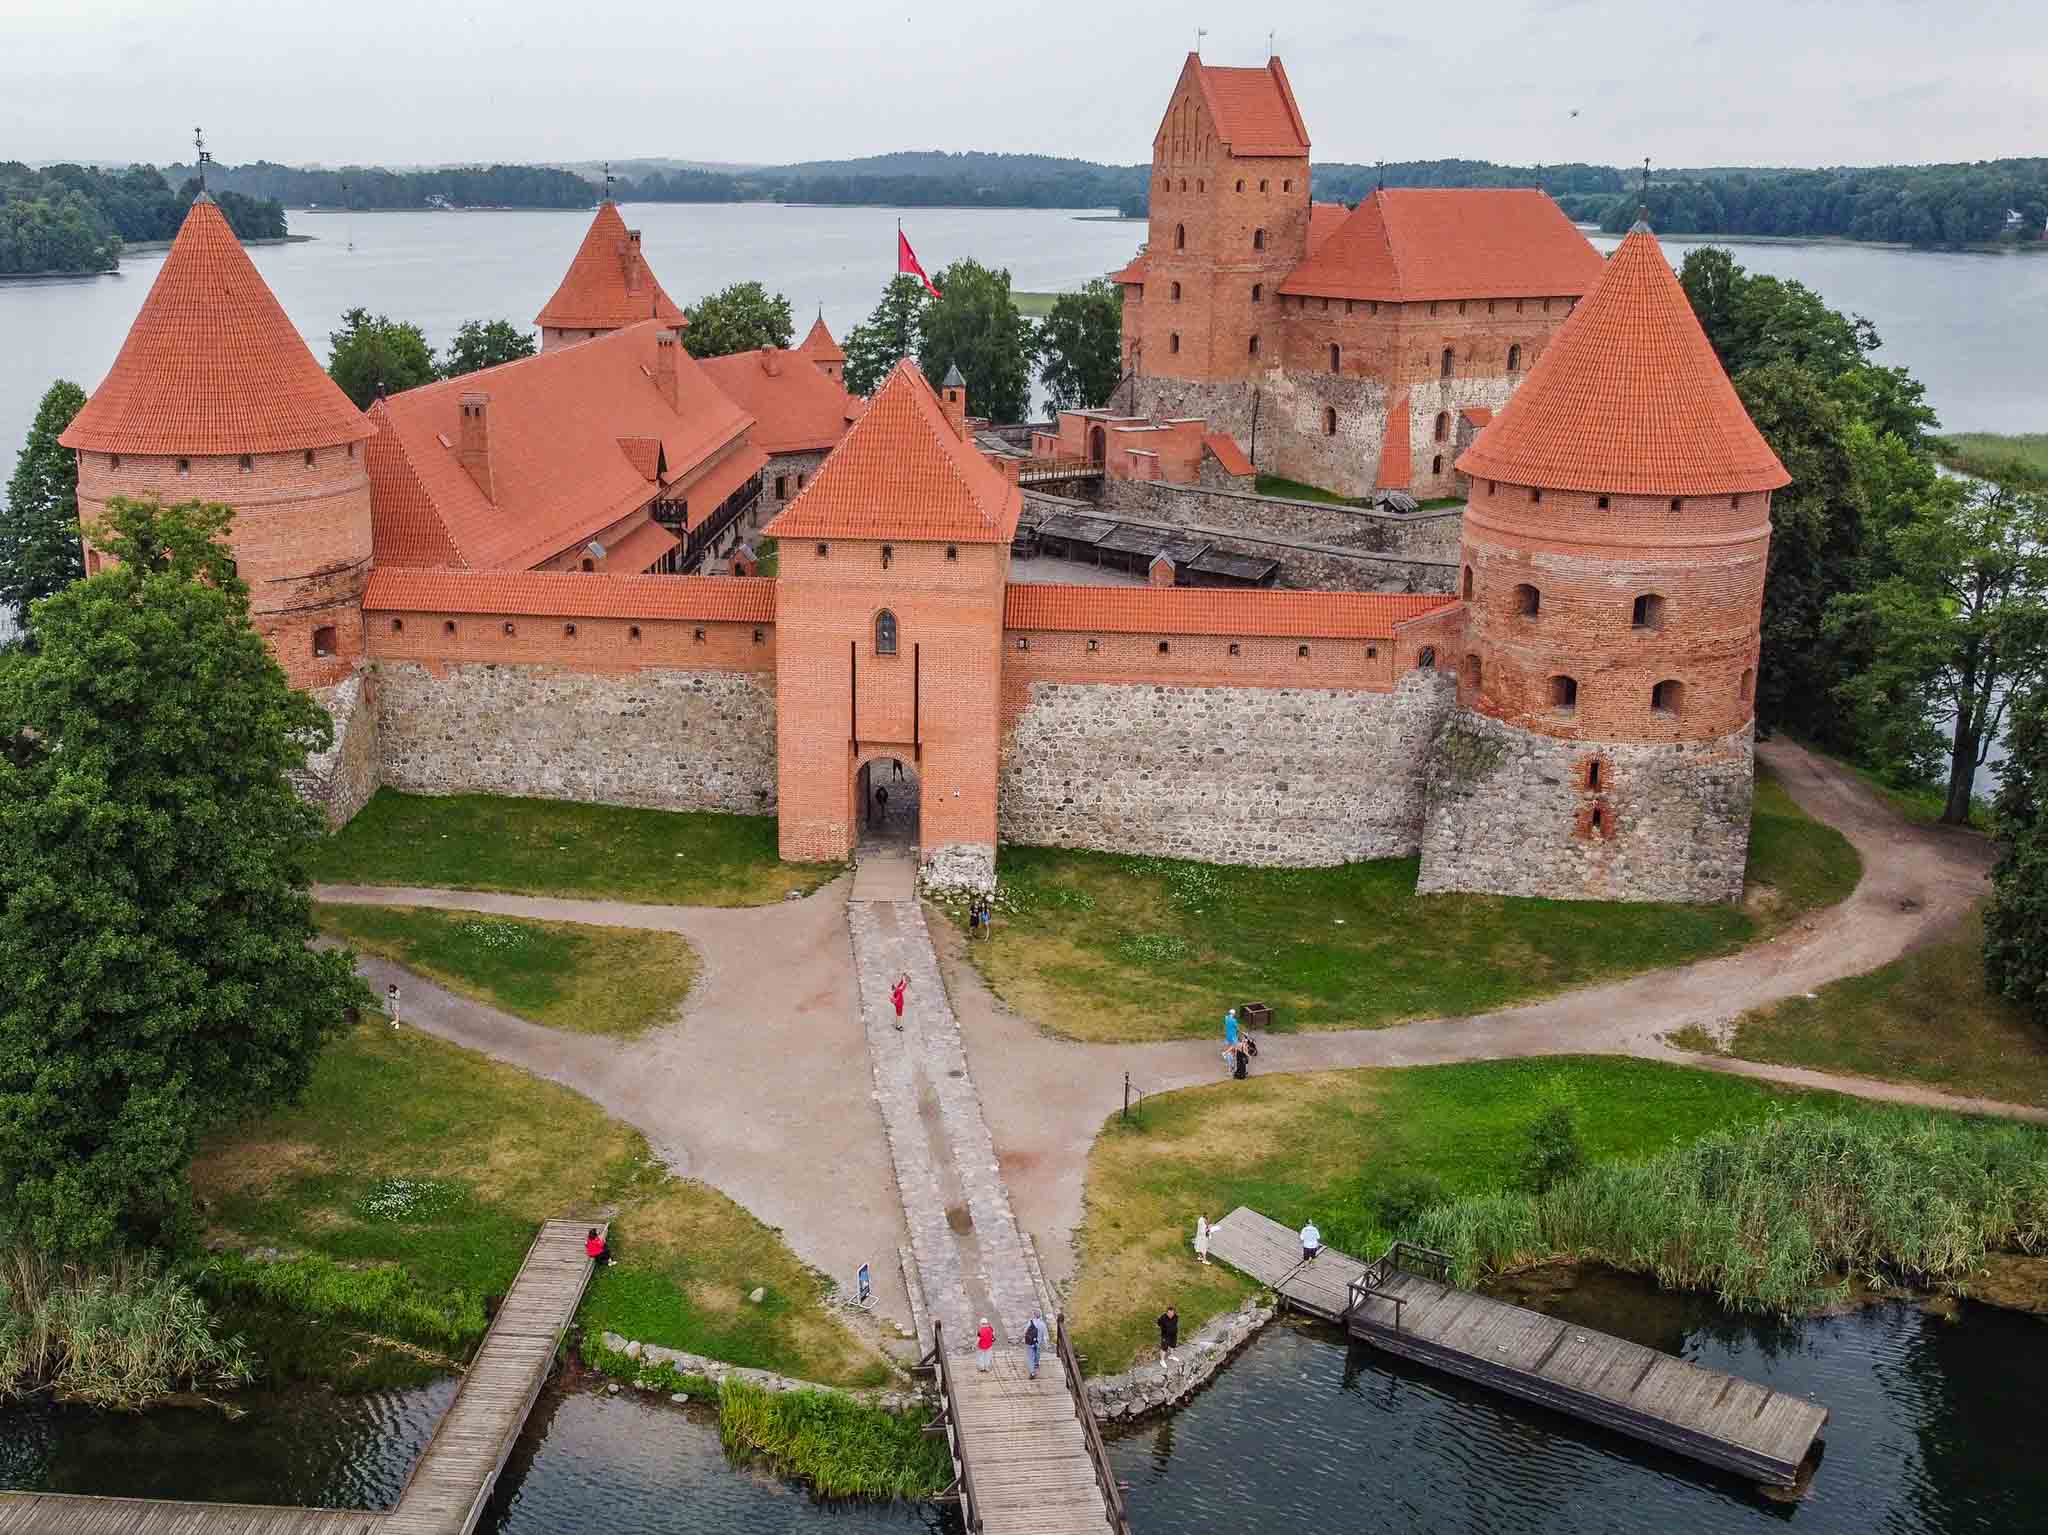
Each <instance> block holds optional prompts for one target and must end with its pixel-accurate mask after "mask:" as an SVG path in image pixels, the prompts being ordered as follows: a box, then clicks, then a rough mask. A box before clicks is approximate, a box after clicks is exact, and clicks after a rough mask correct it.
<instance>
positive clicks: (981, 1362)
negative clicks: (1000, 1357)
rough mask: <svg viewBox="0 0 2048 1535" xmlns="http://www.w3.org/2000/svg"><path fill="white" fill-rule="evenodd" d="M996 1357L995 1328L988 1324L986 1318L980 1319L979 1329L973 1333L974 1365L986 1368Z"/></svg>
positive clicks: (978, 1367) (982, 1368) (981, 1368)
mask: <svg viewBox="0 0 2048 1535" xmlns="http://www.w3.org/2000/svg"><path fill="white" fill-rule="evenodd" d="M995 1357H996V1330H995V1329H994V1328H993V1327H991V1326H989V1325H988V1318H987V1317H983V1318H982V1319H981V1330H980V1331H979V1332H977V1333H976V1334H975V1335H974V1367H975V1369H977V1370H984V1371H985V1370H987V1369H988V1367H989V1365H990V1364H992V1363H994V1361H995Z"/></svg>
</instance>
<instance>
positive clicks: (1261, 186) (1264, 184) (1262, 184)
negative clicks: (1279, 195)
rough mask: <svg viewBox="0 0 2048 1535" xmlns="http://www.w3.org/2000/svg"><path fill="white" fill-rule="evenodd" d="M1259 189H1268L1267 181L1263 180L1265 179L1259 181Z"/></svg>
mask: <svg viewBox="0 0 2048 1535" xmlns="http://www.w3.org/2000/svg"><path fill="white" fill-rule="evenodd" d="M1259 190H1260V191H1261V192H1263V191H1265V190H1266V183H1265V182H1263V181H1262V182H1260V183H1259Z"/></svg>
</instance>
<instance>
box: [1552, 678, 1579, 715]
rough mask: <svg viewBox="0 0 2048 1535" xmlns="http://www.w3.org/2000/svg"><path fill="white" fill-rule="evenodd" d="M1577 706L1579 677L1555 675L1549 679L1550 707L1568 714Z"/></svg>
mask: <svg viewBox="0 0 2048 1535" xmlns="http://www.w3.org/2000/svg"><path fill="white" fill-rule="evenodd" d="M1578 706H1579V679H1578V678H1576V677H1566V676H1561V675H1560V676H1556V677H1552V678H1551V679H1550V707H1551V708H1553V709H1555V710H1557V712H1558V713H1560V714H1570V713H1571V712H1572V711H1573V710H1574V709H1576V708H1578Z"/></svg>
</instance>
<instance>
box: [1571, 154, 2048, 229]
mask: <svg viewBox="0 0 2048 1535" xmlns="http://www.w3.org/2000/svg"><path fill="white" fill-rule="evenodd" d="M1638 203H1641V204H1643V205H1644V206H1647V207H1648V209H1649V211H1650V223H1651V224H1652V225H1653V226H1654V227H1655V228H1656V229H1657V230H1658V232H1659V233H1662V234H1731V235H1841V236H1846V237H1847V238H1849V239H1852V240H1896V241H1899V242H1901V243H1904V244H1907V245H1967V244H1976V243H1981V242H1983V241H1988V240H2003V239H2026V240H2038V239H2040V238H2041V234H2042V229H2043V226H2044V224H2048V159H2037V160H1980V161H1978V162H1977V163H1975V164H1973V165H1880V166H1867V167H1855V166H1846V167H1842V168H1840V169H1835V170H1819V171H1800V170H1776V171H1771V170H1765V171H1755V170H1712V171H1679V172H1673V173H1669V174H1667V175H1665V176H1663V177H1658V178H1653V179H1652V181H1651V183H1650V187H1649V191H1648V194H1647V195H1643V194H1641V193H1637V194H1635V195H1632V196H1624V197H1621V198H1618V199H1616V200H1615V202H1614V204H1613V206H1611V207H1610V208H1608V209H1607V211H1606V212H1605V214H1604V215H1602V217H1601V227H1602V228H1604V229H1606V230H1608V231H1609V232H1610V233H1616V234H1618V233H1620V232H1621V231H1622V230H1624V229H1626V228H1627V227H1628V226H1629V223H1630V221H1631V220H1633V219H1634V218H1635V210H1636V206H1637V204H1638ZM2014 214H2018V215H2019V218H2018V220H2017V221H2015V220H2014V219H2013V215H2014Z"/></svg>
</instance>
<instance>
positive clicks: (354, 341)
mask: <svg viewBox="0 0 2048 1535" xmlns="http://www.w3.org/2000/svg"><path fill="white" fill-rule="evenodd" d="M327 343H328V346H329V348H330V350H329V352H328V357H327V375H328V377H329V378H332V379H333V380H334V381H335V383H337V384H339V385H340V386H341V392H342V393H343V394H345V395H347V396H348V397H349V398H350V399H351V400H354V401H355V402H356V408H357V409H358V410H368V409H369V408H370V403H371V401H373V400H375V399H376V398H377V394H378V391H379V390H380V389H381V390H382V391H383V392H384V393H385V394H398V393H401V392H402V391H404V390H407V389H416V388H418V387H419V386H420V385H421V384H431V383H432V382H433V381H434V380H435V379H436V378H438V377H440V370H439V369H438V368H437V367H436V366H435V365H434V349H433V348H432V347H430V346H428V345H427V338H426V336H425V334H424V333H422V331H421V330H420V328H419V327H418V326H417V325H413V324H410V323H408V322H406V321H403V320H393V319H391V318H389V317H388V316H385V315H381V314H380V315H375V316H373V315H371V313H370V311H369V310H367V309H351V310H349V311H348V313H346V314H344V315H343V316H342V317H341V329H340V330H337V331H332V332H330V333H329V334H328V337H327Z"/></svg>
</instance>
